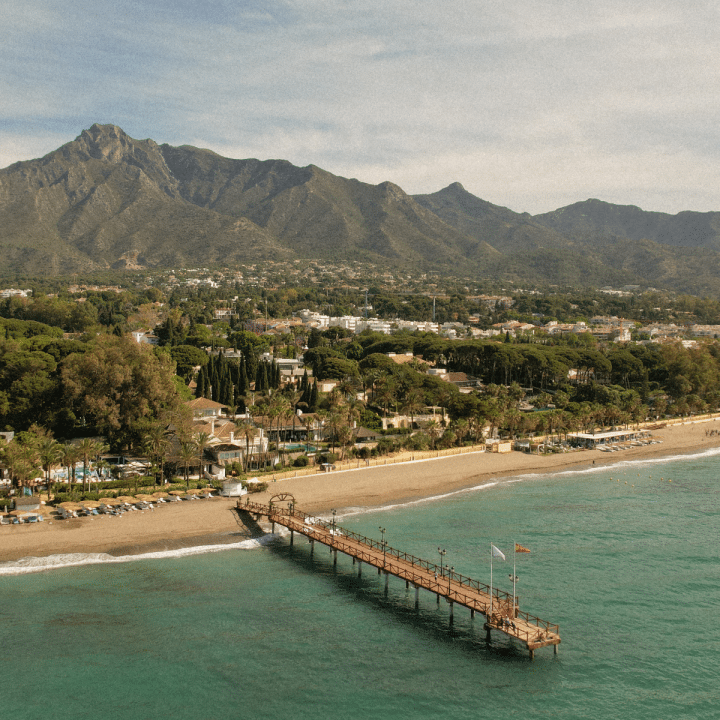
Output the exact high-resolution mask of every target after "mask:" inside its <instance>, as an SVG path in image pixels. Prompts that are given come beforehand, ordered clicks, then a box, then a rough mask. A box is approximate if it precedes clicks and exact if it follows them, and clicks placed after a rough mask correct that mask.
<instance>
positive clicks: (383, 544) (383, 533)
mask: <svg viewBox="0 0 720 720" xmlns="http://www.w3.org/2000/svg"><path fill="white" fill-rule="evenodd" d="M378 530H379V531H380V532H381V533H382V540H381V541H380V547H382V549H383V567H385V550H386V548H387V542H385V532H386V530H385V528H384V527H379V528H378Z"/></svg>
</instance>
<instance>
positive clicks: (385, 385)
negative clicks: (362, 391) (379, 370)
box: [375, 377, 395, 417]
mask: <svg viewBox="0 0 720 720" xmlns="http://www.w3.org/2000/svg"><path fill="white" fill-rule="evenodd" d="M375 396H376V397H377V399H378V400H379V401H380V403H381V404H382V406H383V410H384V412H385V416H386V417H387V414H388V406H389V405H390V404H391V403H392V402H394V400H395V383H394V382H393V380H392V379H391V378H390V377H384V378H382V380H381V381H380V382H379V383H378V387H377V388H376V391H375Z"/></svg>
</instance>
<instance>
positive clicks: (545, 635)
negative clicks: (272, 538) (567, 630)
mask: <svg viewBox="0 0 720 720" xmlns="http://www.w3.org/2000/svg"><path fill="white" fill-rule="evenodd" d="M237 509H238V512H247V513H251V514H253V515H256V516H261V517H267V518H268V519H269V520H270V522H272V523H273V530H274V526H275V524H277V525H281V526H283V527H285V528H287V529H288V530H290V544H291V545H292V544H293V539H294V534H295V533H299V534H301V535H304V536H305V537H307V538H308V539H309V540H310V542H311V543H312V549H313V550H314V543H315V542H319V543H322V544H323V545H326V546H327V547H329V548H331V550H333V551H334V553H333V557H334V559H333V562H334V563H337V553H338V551H340V552H342V553H344V554H345V555H349V556H350V557H352V558H353V563H356V562H357V563H359V567H358V575H361V574H362V564H363V563H366V564H367V565H370V566H372V567H374V568H377V570H378V574H380V573H384V574H385V587H386V589H387V583H388V577H389V576H390V575H394V576H395V577H398V578H400V579H402V580H404V581H405V587H407V588H409V587H410V585H412V586H413V587H414V588H415V606H416V607H417V606H418V603H419V592H420V588H423V589H424V590H428V591H429V592H432V593H434V594H435V595H436V596H437V601H438V602H440V598H441V597H442V598H445V600H446V601H447V602H448V603H449V604H450V623H451V624H452V622H453V609H454V605H456V604H457V605H461V606H463V607H466V608H468V609H469V610H470V616H471V617H474V615H475V613H476V612H479V613H482V614H483V615H484V616H485V619H486V621H485V626H484V627H485V632H486V639H487V641H488V642H489V641H490V632H491V631H492V630H495V631H498V632H501V633H503V634H505V635H507V636H508V637H511V638H513V639H515V640H516V641H518V642H519V643H521V644H522V645H524V646H525V647H526V648H527V649H528V651H529V652H530V657H531V658H533V657H534V654H535V650H537V649H538V648H542V647H547V646H549V645H552V646H554V649H555V653H557V650H558V645H559V644H560V634H559V628H558V626H557V625H554V624H552V623H549V622H547V621H545V620H541V619H540V618H538V617H535V616H534V615H530V614H529V613H526V612H523V611H521V610H520V609H519V607H518V605H517V597H516V598H515V606H514V607H513V597H512V595H510V594H509V593H506V592H505V591H503V590H499V589H498V588H492V612H491V597H490V593H491V590H490V586H489V585H486V584H485V583H481V582H478V581H477V580H473V579H471V578H468V577H465V576H463V575H460V574H459V573H457V572H455V571H454V569H452V568H447V567H444V566H440V565H436V564H435V563H432V562H429V561H427V560H422V559H421V558H417V557H414V556H413V555H408V554H407V553H405V552H402V551H400V550H396V549H395V548H391V547H389V546H388V545H387V544H386V543H383V542H379V541H377V540H373V539H371V538H367V537H364V536H363V535H358V534H357V533H354V532H352V531H351V530H346V529H345V528H341V527H340V526H338V525H335V523H334V521H326V520H321V519H320V518H317V517H314V516H311V515H308V514H306V513H304V512H302V511H300V510H298V509H296V508H295V507H294V504H293V503H290V504H289V506H288V507H284V506H282V505H281V504H280V503H273V502H272V501H271V502H270V504H269V505H261V504H259V503H253V502H250V501H249V499H247V497H246V498H245V502H242V501H241V500H238V503H237Z"/></svg>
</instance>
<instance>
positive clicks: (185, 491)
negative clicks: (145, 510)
mask: <svg viewBox="0 0 720 720" xmlns="http://www.w3.org/2000/svg"><path fill="white" fill-rule="evenodd" d="M170 495H177V496H178V497H180V496H181V495H187V490H171V491H170Z"/></svg>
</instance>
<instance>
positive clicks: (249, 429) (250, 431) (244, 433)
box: [237, 420, 258, 472]
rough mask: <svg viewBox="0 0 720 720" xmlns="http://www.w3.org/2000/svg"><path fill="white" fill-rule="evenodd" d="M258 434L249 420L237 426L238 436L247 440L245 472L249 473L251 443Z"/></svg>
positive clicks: (244, 459)
mask: <svg viewBox="0 0 720 720" xmlns="http://www.w3.org/2000/svg"><path fill="white" fill-rule="evenodd" d="M257 432H258V431H257V428H256V427H255V426H254V425H253V424H252V423H251V422H249V421H248V420H244V421H243V422H241V423H240V424H239V425H238V426H237V433H238V435H239V436H240V437H244V438H245V457H244V458H243V461H244V466H245V472H247V471H248V463H249V460H250V441H251V440H254V439H255V436H256V435H257Z"/></svg>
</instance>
